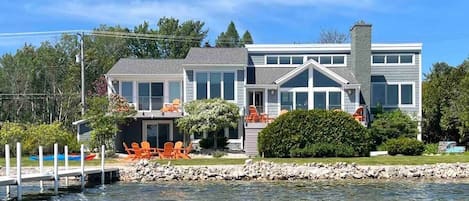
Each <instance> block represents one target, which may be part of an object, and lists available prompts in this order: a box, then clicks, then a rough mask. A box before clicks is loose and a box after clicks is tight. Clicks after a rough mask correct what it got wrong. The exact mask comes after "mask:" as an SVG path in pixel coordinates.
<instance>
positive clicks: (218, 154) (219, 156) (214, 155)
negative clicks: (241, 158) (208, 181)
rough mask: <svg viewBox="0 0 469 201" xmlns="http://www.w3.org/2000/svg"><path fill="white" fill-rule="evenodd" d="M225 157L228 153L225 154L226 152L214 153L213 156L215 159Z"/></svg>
mask: <svg viewBox="0 0 469 201" xmlns="http://www.w3.org/2000/svg"><path fill="white" fill-rule="evenodd" d="M224 155H226V153H225V152H222V151H215V152H213V153H212V156H213V157H214V158H221V157H222V156H224Z"/></svg>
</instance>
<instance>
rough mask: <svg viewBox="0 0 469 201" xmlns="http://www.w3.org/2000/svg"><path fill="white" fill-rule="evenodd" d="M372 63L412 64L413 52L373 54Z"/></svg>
mask: <svg viewBox="0 0 469 201" xmlns="http://www.w3.org/2000/svg"><path fill="white" fill-rule="evenodd" d="M371 62H372V64H413V63H414V55H413V54H389V55H387V54H379V55H373V56H372V59H371Z"/></svg>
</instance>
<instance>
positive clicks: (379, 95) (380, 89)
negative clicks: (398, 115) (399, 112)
mask: <svg viewBox="0 0 469 201" xmlns="http://www.w3.org/2000/svg"><path fill="white" fill-rule="evenodd" d="M413 87H414V86H413V85H412V84H401V83H396V84H386V83H372V87H371V105H372V106H373V107H375V106H377V104H378V103H379V104H381V105H382V106H384V107H399V106H402V105H412V104H413Z"/></svg>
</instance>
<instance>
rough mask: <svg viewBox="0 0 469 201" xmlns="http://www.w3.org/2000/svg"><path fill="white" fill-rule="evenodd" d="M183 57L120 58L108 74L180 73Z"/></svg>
mask: <svg viewBox="0 0 469 201" xmlns="http://www.w3.org/2000/svg"><path fill="white" fill-rule="evenodd" d="M183 63H184V59H130V58H123V59H120V60H119V61H118V62H117V63H116V64H114V66H113V67H112V68H111V70H109V71H108V73H107V74H109V75H155V74H181V75H182V73H183V72H182V64H183Z"/></svg>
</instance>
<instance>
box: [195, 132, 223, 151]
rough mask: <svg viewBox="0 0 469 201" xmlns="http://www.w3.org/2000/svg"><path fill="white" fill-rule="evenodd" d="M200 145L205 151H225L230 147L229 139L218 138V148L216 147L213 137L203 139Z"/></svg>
mask: <svg viewBox="0 0 469 201" xmlns="http://www.w3.org/2000/svg"><path fill="white" fill-rule="evenodd" d="M199 145H200V147H201V148H204V149H210V148H220V149H224V148H225V147H226V145H228V138H227V137H220V136H218V137H217V147H214V144H213V135H211V136H209V137H207V138H202V139H201V140H200V141H199Z"/></svg>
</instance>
